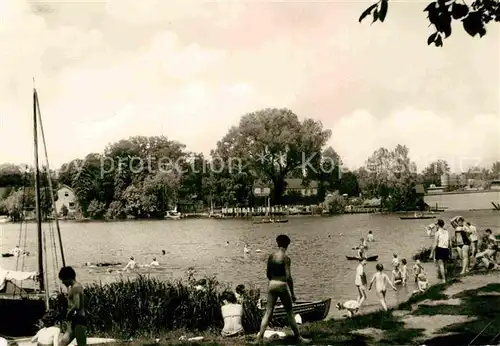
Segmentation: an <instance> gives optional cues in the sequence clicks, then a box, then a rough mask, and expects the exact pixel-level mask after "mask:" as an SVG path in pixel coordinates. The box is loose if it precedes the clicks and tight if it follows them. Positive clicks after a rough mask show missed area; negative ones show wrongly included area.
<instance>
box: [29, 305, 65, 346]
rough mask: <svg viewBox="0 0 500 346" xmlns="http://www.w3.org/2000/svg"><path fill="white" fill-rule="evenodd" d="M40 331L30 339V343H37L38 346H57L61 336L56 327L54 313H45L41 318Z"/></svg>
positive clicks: (59, 330)
mask: <svg viewBox="0 0 500 346" xmlns="http://www.w3.org/2000/svg"><path fill="white" fill-rule="evenodd" d="M41 322H42V325H43V327H42V329H40V330H39V331H38V333H36V335H35V336H34V337H33V338H32V339H31V342H32V343H35V342H36V343H37V344H38V346H41V345H43V346H50V345H54V346H59V337H60V335H61V329H60V328H59V327H56V326H55V324H56V316H55V312H54V311H49V312H47V313H46V314H45V315H44V316H43V317H42V321H41Z"/></svg>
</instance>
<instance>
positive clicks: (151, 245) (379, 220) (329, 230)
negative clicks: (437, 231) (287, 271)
mask: <svg viewBox="0 0 500 346" xmlns="http://www.w3.org/2000/svg"><path fill="white" fill-rule="evenodd" d="M461 215H463V216H464V217H466V218H467V219H469V220H471V222H473V223H474V224H476V225H477V226H478V228H480V229H484V228H491V229H492V230H493V231H494V232H499V231H500V217H499V216H500V214H498V212H493V211H478V212H462V213H461ZM453 216H455V214H454V213H451V212H447V213H441V214H440V215H439V216H438V217H440V218H443V219H444V220H445V221H448V220H449V219H450V218H451V217H453ZM432 221H433V220H400V219H399V216H398V215H375V214H373V215H372V214H358V215H342V216H335V217H291V218H290V221H289V222H288V223H284V224H261V225H254V224H252V223H251V222H250V221H244V220H212V219H197V220H196V219H192V220H166V221H127V222H110V223H73V222H61V229H62V234H63V241H64V247H65V255H66V262H67V264H68V265H72V266H74V267H75V269H76V271H77V276H78V279H79V280H80V281H82V282H92V281H102V282H104V283H105V282H111V281H113V280H116V279H117V278H118V277H119V275H118V274H117V273H106V270H105V269H100V268H99V269H93V270H89V268H85V267H84V263H85V262H87V261H90V262H124V263H126V262H127V260H128V257H130V256H134V257H135V258H136V261H137V262H138V263H141V264H146V263H149V262H150V261H151V259H152V257H153V256H156V257H157V259H158V261H159V262H160V264H161V268H160V269H157V270H155V271H154V272H152V273H151V274H152V275H155V276H158V277H161V278H165V279H171V278H180V277H183V276H184V275H185V272H186V270H187V269H188V268H189V267H195V268H196V270H197V271H198V274H199V275H204V274H207V275H216V276H217V277H218V278H219V279H220V280H221V281H225V282H228V283H232V284H233V287H234V286H236V285H237V284H240V283H243V284H246V285H256V286H257V287H259V288H261V289H265V287H266V275H265V264H266V260H267V255H268V253H269V252H270V251H273V250H274V249H275V248H274V246H275V243H274V239H275V238H276V236H277V235H278V234H281V233H285V234H287V235H289V236H290V238H291V240H292V243H291V245H290V248H289V255H290V257H291V258H292V274H293V277H294V281H295V287H296V295H297V297H298V298H299V299H300V300H305V299H321V298H325V297H331V298H333V300H334V302H335V301H337V300H339V299H355V298H356V290H355V286H354V274H355V268H356V266H357V261H347V260H346V259H345V255H353V253H354V251H352V250H351V248H352V247H354V246H356V245H357V244H358V243H359V238H360V237H362V236H366V234H367V233H368V230H370V229H371V230H373V233H374V235H375V240H376V241H375V242H374V243H371V244H370V248H369V251H368V255H379V261H378V263H382V264H384V266H385V267H386V272H387V273H388V274H390V271H391V268H390V263H391V259H392V254H393V253H397V254H399V256H400V259H401V258H406V259H407V260H408V262H409V264H408V267H409V268H411V266H412V265H413V261H412V260H411V257H412V254H413V253H414V252H415V251H417V250H418V249H419V248H420V247H422V246H428V245H429V244H430V240H429V238H428V237H427V236H426V234H425V230H424V227H425V226H426V225H427V224H429V223H430V222H432ZM434 221H435V220H434ZM24 226H26V225H24ZM44 228H45V229H49V227H48V224H44ZM1 229H2V230H1V244H0V245H1V252H2V253H3V252H8V251H9V249H11V248H13V247H14V246H15V245H16V244H17V242H18V237H19V229H20V225H18V224H3V225H1ZM27 230H28V238H27V250H28V251H30V252H31V253H32V254H35V253H36V236H35V234H36V227H35V225H34V224H29V225H27ZM341 234H343V235H341ZM226 241H229V244H230V245H229V246H225V243H226ZM245 243H248V244H249V245H250V248H251V249H252V251H251V253H249V254H246V255H245V254H244V253H243V247H244V245H245ZM256 249H261V250H262V253H256V252H255V250H256ZM161 250H165V251H166V255H164V256H162V255H161ZM49 251H50V250H49ZM36 263H37V259H36V256H34V255H31V256H28V257H26V262H25V269H26V270H28V269H30V270H36ZM376 263H377V262H369V263H368V264H367V266H366V272H367V275H368V279H370V277H371V275H372V274H373V273H374V272H375V265H376ZM0 265H1V266H2V267H4V268H7V269H15V268H16V259H15V258H2V260H1V263H0ZM427 267H428V268H427V269H428V270H429V272H430V273H431V277H430V281H431V283H432V282H435V281H436V280H435V277H434V276H435V270H434V268H433V265H432V264H428V265H427ZM49 268H53V267H52V266H51V264H50V263H49ZM49 271H50V273H51V274H53V272H54V270H52V269H49ZM140 272H142V273H148V271H147V270H145V269H141V271H140ZM125 275H126V276H129V277H133V276H134V275H135V274H133V273H130V274H125ZM50 281H51V283H54V282H55V276H52V277H51V279H50ZM409 290H410V291H411V290H413V286H410V287H409ZM407 296H408V292H406V291H405V290H404V289H401V291H398V292H390V293H388V301H389V303H390V304H391V303H392V304H394V303H396V302H398V301H402V300H405V299H406V298H407ZM332 305H334V304H332ZM367 305H368V306H372V307H375V306H377V305H378V302H377V299H376V297H375V294H374V293H373V292H369V293H368V301H367ZM332 314H334V315H336V314H339V312H337V311H336V309H335V310H334V309H332Z"/></svg>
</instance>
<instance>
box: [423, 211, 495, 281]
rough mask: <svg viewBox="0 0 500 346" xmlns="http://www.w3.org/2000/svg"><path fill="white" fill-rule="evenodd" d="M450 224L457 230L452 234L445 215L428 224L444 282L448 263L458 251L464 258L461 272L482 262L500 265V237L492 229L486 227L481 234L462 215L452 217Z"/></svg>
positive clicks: (465, 271) (440, 274) (432, 250)
mask: <svg viewBox="0 0 500 346" xmlns="http://www.w3.org/2000/svg"><path fill="white" fill-rule="evenodd" d="M450 224H451V226H452V228H453V229H454V233H451V234H450V232H449V231H448V230H447V229H446V227H445V222H444V221H443V220H441V219H439V220H438V221H437V222H436V223H435V224H431V225H429V226H427V233H428V234H429V236H431V237H432V236H433V237H434V241H433V245H432V247H431V255H430V259H432V260H435V261H436V262H437V266H438V276H439V278H440V279H441V280H442V282H443V283H444V282H446V266H447V263H449V260H451V259H452V258H453V254H454V253H456V255H457V256H458V258H459V259H460V260H461V266H462V270H461V272H460V274H461V275H464V274H467V273H468V272H469V271H470V270H472V269H476V268H477V267H479V266H480V265H484V267H486V268H488V269H490V270H491V269H499V268H500V266H499V264H498V262H497V260H496V257H497V252H498V240H497V239H496V238H495V236H494V235H493V232H492V231H491V229H486V230H485V231H484V234H483V236H482V237H480V235H479V232H478V231H477V228H476V227H475V226H473V225H472V224H471V223H470V222H467V221H466V220H465V219H464V218H463V217H462V216H456V217H454V218H452V219H451V220H450Z"/></svg>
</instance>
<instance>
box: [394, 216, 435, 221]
mask: <svg viewBox="0 0 500 346" xmlns="http://www.w3.org/2000/svg"><path fill="white" fill-rule="evenodd" d="M435 218H436V217H435V216H432V215H420V216H401V217H400V219H401V220H427V219H435Z"/></svg>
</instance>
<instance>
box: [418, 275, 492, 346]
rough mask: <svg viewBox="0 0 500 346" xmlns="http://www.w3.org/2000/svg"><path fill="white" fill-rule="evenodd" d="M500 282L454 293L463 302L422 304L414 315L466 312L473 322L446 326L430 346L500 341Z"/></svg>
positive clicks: (431, 341) (463, 313) (460, 313)
mask: <svg viewBox="0 0 500 346" xmlns="http://www.w3.org/2000/svg"><path fill="white" fill-rule="evenodd" d="M499 293H500V284H497V283H493V284H488V285H486V286H483V287H481V288H478V289H474V290H467V291H462V292H460V293H458V294H455V295H453V296H452V298H459V299H460V300H461V303H460V304H459V305H445V304H443V305H437V306H427V305H420V306H419V307H418V309H417V310H416V311H415V312H414V315H420V316H422V315H425V316H433V315H462V316H470V317H473V318H475V319H474V320H473V321H470V322H464V323H456V324H452V325H449V326H447V327H444V328H442V329H441V330H440V331H439V333H442V334H448V333H451V334H452V335H444V336H439V337H435V338H432V339H430V340H427V341H426V342H425V344H426V345H444V344H448V345H491V344H494V343H495V342H497V343H498V342H499V340H500V294H499Z"/></svg>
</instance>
